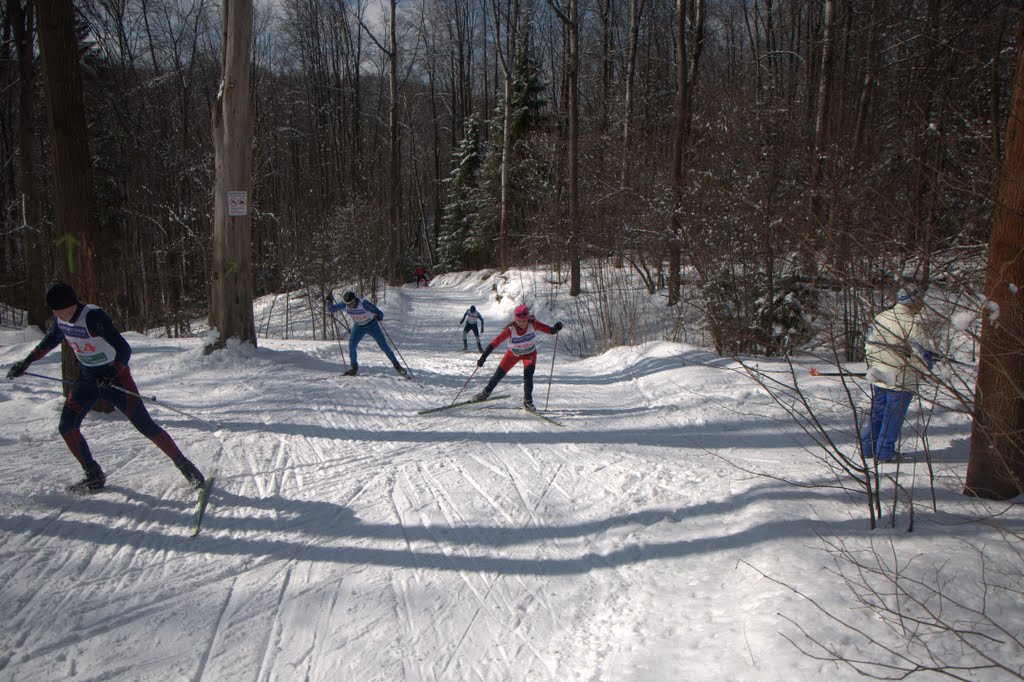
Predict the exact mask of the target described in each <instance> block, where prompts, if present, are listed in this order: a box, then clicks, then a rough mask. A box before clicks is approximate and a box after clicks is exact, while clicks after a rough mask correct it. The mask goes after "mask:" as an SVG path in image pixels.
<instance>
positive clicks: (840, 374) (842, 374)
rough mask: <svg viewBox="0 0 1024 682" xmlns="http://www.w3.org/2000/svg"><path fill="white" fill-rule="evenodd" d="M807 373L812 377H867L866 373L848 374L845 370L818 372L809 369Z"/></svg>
mask: <svg viewBox="0 0 1024 682" xmlns="http://www.w3.org/2000/svg"><path fill="white" fill-rule="evenodd" d="M809 371H810V373H811V376H812V377H862V376H866V375H867V372H848V371H846V370H842V371H839V372H819V371H818V368H817V367H811V369H810V370H809Z"/></svg>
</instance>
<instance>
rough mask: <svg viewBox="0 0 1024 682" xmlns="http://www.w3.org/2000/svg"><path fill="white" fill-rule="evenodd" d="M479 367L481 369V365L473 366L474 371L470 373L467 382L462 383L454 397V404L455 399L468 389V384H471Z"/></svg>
mask: <svg viewBox="0 0 1024 682" xmlns="http://www.w3.org/2000/svg"><path fill="white" fill-rule="evenodd" d="M478 369H480V365H477V366H476V367H474V368H473V371H472V372H471V373H470V375H469V378H468V379H466V383H464V384H462V388H460V389H459V392H458V393H456V394H455V397H454V398H452V403H451V404H452V405H454V404H455V401H457V400H458V399H459V396H460V395H462V392H463V391H465V390H466V386H469V382H471V381H472V380H473V377H475V376H476V371H477V370H478Z"/></svg>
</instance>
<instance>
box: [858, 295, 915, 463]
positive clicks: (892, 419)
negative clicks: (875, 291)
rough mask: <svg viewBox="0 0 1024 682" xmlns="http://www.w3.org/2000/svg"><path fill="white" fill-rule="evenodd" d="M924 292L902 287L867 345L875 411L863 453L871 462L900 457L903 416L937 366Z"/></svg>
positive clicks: (866, 428)
mask: <svg viewBox="0 0 1024 682" xmlns="http://www.w3.org/2000/svg"><path fill="white" fill-rule="evenodd" d="M922 308H924V292H923V291H921V290H920V289H917V288H915V287H908V288H905V289H900V291H899V293H898V294H897V295H896V305H894V306H893V307H892V308H890V309H889V310H884V311H882V312H881V313H879V314H878V315H877V316H876V317H875V319H874V321H873V322H872V323H871V327H870V328H869V329H868V334H867V339H866V340H865V343H864V355H865V357H866V358H867V363H868V371H867V375H866V378H867V379H868V381H870V382H871V383H872V386H871V412H870V415H869V420H868V423H867V424H864V425H863V431H862V436H861V452H862V453H863V454H864V457H866V458H869V459H870V458H872V457H874V458H876V459H877V460H878V461H879V462H889V461H893V460H894V459H897V458H898V453H897V452H896V446H897V444H898V443H899V440H900V431H901V429H902V426H903V418H904V416H905V415H906V414H907V409H908V408H909V407H910V401H911V399H913V397H914V392H915V391H916V390H917V385H918V381H919V380H920V378H921V377H922V376H923V375H925V374H927V373H928V371H929V370H930V369H931V368H932V353H931V350H930V349H929V343H928V341H927V339H926V338H925V335H924V328H923V327H922V325H921V323H920V321H919V320H918V318H917V314H918V313H920V312H921V309H922Z"/></svg>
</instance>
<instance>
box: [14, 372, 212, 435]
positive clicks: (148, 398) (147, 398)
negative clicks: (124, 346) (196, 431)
mask: <svg viewBox="0 0 1024 682" xmlns="http://www.w3.org/2000/svg"><path fill="white" fill-rule="evenodd" d="M24 375H25V376H29V377H36V378H37V379H49V380H50V381H59V382H61V383H63V384H67V385H68V386H72V385H74V383H75V382H74V381H68V380H67V379H62V378H60V377H51V376H46V375H45V374H35V373H33V372H25V374H24ZM110 388H114V389H117V390H118V391H121V393H127V394H128V395H133V396H135V397H136V398H138V399H139V400H145V401H148V402H151V403H155V404H157V405H160V406H161V407H165V408H167V409H168V410H172V411H174V412H177V413H178V414H180V415H184V416H185V417H188V418H189V419H192V420H194V421H197V422H202V423H204V424H206V425H207V426H212V427H213V428H214V429H219V428H221V425H220V424H218V423H214V422H210V421H206V420H205V419H203V418H202V417H197V416H195V415H193V414H189V413H188V412H185V411H184V410H179V409H178V408H176V407H172V406H170V405H168V404H167V403H165V402H163V401H161V400H157V399H156V396H145V395H139V394H138V393H135V392H134V391H129V390H128V389H127V388H122V387H121V386H117V385H115V384H110Z"/></svg>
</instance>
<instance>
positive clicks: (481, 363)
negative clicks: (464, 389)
mask: <svg viewBox="0 0 1024 682" xmlns="http://www.w3.org/2000/svg"><path fill="white" fill-rule="evenodd" d="M490 354H491V347H490V346H488V347H487V350H485V351H484V352H483V353H481V354H480V359H479V360H477V361H476V366H477V367H483V366H484V363H485V362H487V356H488V355H490Z"/></svg>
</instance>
